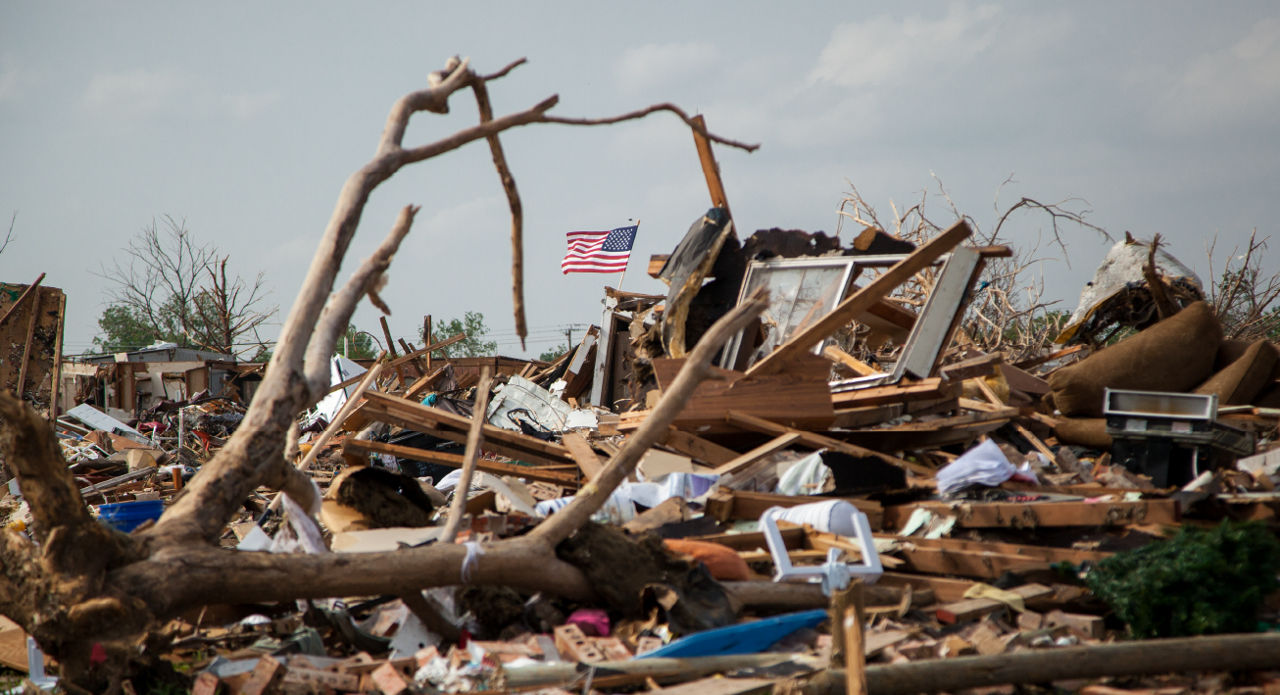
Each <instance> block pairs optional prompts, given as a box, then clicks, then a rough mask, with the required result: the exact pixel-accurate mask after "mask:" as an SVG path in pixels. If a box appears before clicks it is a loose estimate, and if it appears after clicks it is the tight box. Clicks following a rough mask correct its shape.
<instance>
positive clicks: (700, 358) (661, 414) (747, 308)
mask: <svg viewBox="0 0 1280 695" xmlns="http://www.w3.org/2000/svg"><path fill="white" fill-rule="evenodd" d="M767 306H768V292H767V291H765V290H763V289H760V290H757V291H756V292H755V293H754V294H752V295H751V297H750V298H748V299H747V301H745V302H743V303H742V304H739V305H738V306H737V307H736V308H735V309H734V310H733V311H730V312H729V313H728V314H725V315H724V316H722V317H720V319H719V320H717V321H716V322H715V323H714V324H713V325H712V326H711V328H710V329H708V330H707V332H706V333H705V334H704V335H703V336H702V339H701V340H699V341H698V344H697V346H696V347H694V349H693V351H692V352H690V353H689V357H688V358H687V359H686V360H685V363H684V366H682V367H681V368H680V372H679V373H678V374H676V378H675V380H674V381H673V382H671V386H670V387H669V388H667V389H664V390H663V394H662V399H661V400H659V401H658V404H657V405H656V406H655V407H654V409H653V412H651V413H649V416H648V417H647V418H645V421H644V424H642V425H640V427H639V428H638V429H637V430H636V431H635V432H634V433H632V435H631V436H630V437H628V438H627V445H626V446H624V447H623V448H622V449H621V450H620V451H618V453H616V454H614V455H613V456H612V457H611V458H610V459H609V462H608V463H607V464H605V468H604V470H603V471H601V472H600V474H599V475H598V476H596V477H595V479H593V480H592V481H591V482H590V483H588V484H587V485H586V486H584V487H583V488H582V489H581V490H579V491H578V494H577V496H576V497H574V500H573V501H572V502H570V503H569V506H567V507H565V508H564V509H562V510H560V511H558V512H556V513H555V514H553V515H552V516H551V518H550V519H547V520H546V521H544V522H542V523H541V524H539V525H538V527H537V528H535V529H534V530H533V531H532V532H531V533H530V535H531V536H533V537H535V538H539V539H541V540H543V541H545V542H547V543H549V544H551V545H553V546H554V545H555V544H557V543H559V542H560V541H562V540H564V539H565V538H568V537H569V536H570V535H571V534H572V533H573V532H574V531H576V530H577V529H578V527H580V526H582V524H584V523H586V521H587V519H590V518H591V515H592V514H595V513H596V511H597V510H599V509H600V507H601V506H602V505H603V504H604V503H605V501H606V500H608V499H609V495H611V494H613V491H614V489H615V488H617V487H618V485H619V484H620V483H621V482H622V481H623V480H626V478H627V475H629V474H630V473H631V472H632V471H633V470H635V467H636V464H638V463H639V462H640V458H641V457H643V456H644V455H645V453H647V452H648V451H649V448H650V447H652V446H654V445H656V444H658V442H659V441H661V440H663V439H664V438H666V436H667V428H668V427H669V426H670V425H671V421H672V420H674V419H675V418H676V416H677V415H679V414H680V411H681V410H684V406H685V403H687V402H688V401H689V397H690V396H691V395H693V391H694V389H696V388H697V387H698V384H699V383H700V382H701V381H702V380H703V379H705V378H706V377H707V376H708V375H709V374H710V373H711V360H712V358H713V357H715V355H716V354H717V353H718V352H719V350H720V348H721V346H723V345H724V343H725V341H727V340H728V339H729V337H730V336H733V335H735V334H737V332H738V331H740V330H742V328H743V327H744V326H746V325H747V324H748V323H750V322H751V321H752V320H753V319H755V317H756V316H759V315H760V313H761V312H763V311H764V310H765V308H766V307H767Z"/></svg>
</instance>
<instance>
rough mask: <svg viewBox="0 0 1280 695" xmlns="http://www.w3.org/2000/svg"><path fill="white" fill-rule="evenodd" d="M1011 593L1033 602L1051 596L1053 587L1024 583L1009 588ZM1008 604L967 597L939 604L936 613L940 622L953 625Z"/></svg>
mask: <svg viewBox="0 0 1280 695" xmlns="http://www.w3.org/2000/svg"><path fill="white" fill-rule="evenodd" d="M1009 593H1012V594H1017V595H1018V596H1019V597H1021V598H1022V600H1023V601H1025V602H1027V603H1031V602H1033V601H1035V600H1037V599H1048V598H1051V597H1052V596H1053V589H1052V588H1050V587H1047V586H1045V585H1044V584H1023V585H1022V586H1018V587H1014V588H1012V589H1009ZM1008 605H1009V604H1007V603H1004V602H1003V601H997V600H995V599H992V598H967V599H963V600H960V601H956V602H954V603H948V604H946V605H943V606H939V607H938V610H937V611H936V614H937V616H938V620H939V621H940V622H943V623H946V624H948V625H952V624H955V623H964V622H968V621H970V620H977V619H978V618H981V617H982V616H984V615H989V614H991V613H995V612H996V611H998V610H1002V609H1004V608H1006V607H1008Z"/></svg>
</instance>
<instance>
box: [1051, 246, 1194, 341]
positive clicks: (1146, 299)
mask: <svg viewBox="0 0 1280 695" xmlns="http://www.w3.org/2000/svg"><path fill="white" fill-rule="evenodd" d="M1150 251H1151V247H1150V244H1149V243H1146V242H1142V241H1140V240H1134V241H1129V240H1126V241H1121V242H1119V243H1117V244H1116V245H1115V246H1112V247H1111V250H1110V251H1108V252H1107V255H1106V257H1105V258H1103V259H1102V263H1101V264H1100V265H1099V266H1098V269H1097V270H1096V271H1094V274H1093V280H1091V281H1090V282H1089V283H1088V284H1086V285H1085V286H1084V290H1082V291H1081V292H1080V303H1079V304H1078V305H1077V306H1076V310H1075V312H1073V313H1072V314H1071V318H1070V320H1068V321H1067V326H1066V328H1063V329H1062V333H1060V334H1059V335H1058V337H1057V342H1059V343H1067V342H1070V341H1072V340H1076V341H1080V340H1091V339H1094V338H1096V337H1098V336H1096V335H1094V334H1095V333H1097V332H1100V331H1101V330H1102V329H1104V328H1106V327H1107V326H1109V325H1112V324H1115V323H1120V324H1123V325H1130V326H1134V327H1136V328H1142V327H1144V326H1148V325H1150V324H1151V323H1153V322H1154V321H1155V320H1156V313H1155V312H1156V309H1155V304H1154V303H1153V302H1152V301H1151V290H1150V289H1149V288H1148V287H1147V281H1146V279H1145V277H1144V276H1143V274H1142V268H1143V266H1145V265H1146V263H1147V258H1148V255H1149V253H1150ZM1155 261H1156V263H1155V264H1156V270H1157V272H1159V274H1160V275H1161V276H1162V279H1163V280H1164V283H1165V285H1166V292H1168V293H1169V294H1170V295H1171V296H1172V298H1173V299H1174V300H1175V301H1178V303H1179V304H1182V305H1186V304H1188V303H1190V302H1193V301H1195V300H1198V299H1202V298H1203V297H1204V286H1203V285H1202V284H1201V282H1200V278H1199V277H1198V276H1196V274H1195V273H1194V272H1192V271H1191V269H1190V268H1188V267H1187V266H1185V265H1183V264H1182V262H1181V261H1179V260H1178V259H1176V258H1174V257H1173V256H1172V255H1170V254H1168V253H1166V252H1165V250H1164V249H1157V250H1156V258H1155Z"/></svg>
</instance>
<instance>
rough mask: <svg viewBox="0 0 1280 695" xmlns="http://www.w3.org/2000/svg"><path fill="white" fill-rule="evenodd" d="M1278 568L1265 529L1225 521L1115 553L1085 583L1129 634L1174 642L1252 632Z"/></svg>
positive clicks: (1279, 548)
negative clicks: (1124, 626) (1201, 636)
mask: <svg viewBox="0 0 1280 695" xmlns="http://www.w3.org/2000/svg"><path fill="white" fill-rule="evenodd" d="M1277 571H1280V541H1277V540H1276V537H1275V535H1274V534H1273V533H1272V532H1271V531H1270V530H1269V529H1267V527H1266V526H1264V525H1262V524H1261V523H1257V522H1248V523H1235V522H1231V521H1224V522H1222V524H1221V525H1219V526H1218V527H1217V528H1215V529H1212V530H1205V529H1202V528H1198V527H1195V526H1184V527H1182V530H1180V531H1179V532H1178V535H1177V536H1175V537H1173V538H1171V539H1169V540H1166V541H1156V542H1154V543H1151V544H1150V545H1146V546H1143V547H1141V548H1138V549H1137V550H1130V551H1127V552H1123V553H1117V554H1115V555H1113V556H1111V557H1109V558H1107V559H1106V560H1103V561H1102V562H1100V563H1098V567H1097V568H1096V569H1094V570H1093V571H1092V572H1090V573H1089V575H1088V576H1087V577H1086V582H1087V583H1088V585H1089V588H1090V589H1092V590H1093V593H1094V594H1095V595H1096V596H1097V597H1098V598H1100V599H1102V600H1103V601H1105V602H1106V603H1107V605H1109V606H1111V609H1112V610H1113V611H1115V613H1116V615H1117V616H1119V617H1120V619H1122V620H1124V622H1125V624H1127V625H1128V626H1129V631H1130V632H1131V633H1132V634H1133V636H1134V637H1138V638H1148V637H1178V636H1189V635H1210V634H1221V633H1227V632H1254V631H1255V630H1257V620H1258V612H1259V610H1260V609H1261V608H1262V602H1263V599H1264V598H1265V597H1266V596H1267V595H1268V594H1270V593H1271V592H1272V591H1274V590H1275V589H1276V587H1277V582H1276V572H1277Z"/></svg>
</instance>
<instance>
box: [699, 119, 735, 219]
mask: <svg viewBox="0 0 1280 695" xmlns="http://www.w3.org/2000/svg"><path fill="white" fill-rule="evenodd" d="M691 120H692V121H693V122H694V124H696V125H697V126H698V127H699V128H702V129H703V130H706V128H707V122H706V120H705V119H704V118H703V117H702V116H701V115H698V116H694V117H693V118H692V119H691ZM693 144H694V146H696V147H697V148H698V161H700V162H702V175H703V176H705V177H706V179H707V191H708V192H709V193H710V194H711V204H712V205H713V206H715V207H718V208H724V209H725V211H726V212H728V210H729V198H728V197H727V196H725V194H724V182H722V181H721V180H720V165H719V164H717V163H716V156H715V154H714V153H713V152H712V151H711V141H710V140H708V139H707V136H705V135H703V134H702V133H699V132H698V131H697V129H693ZM729 217H733V214H732V213H730V215H729Z"/></svg>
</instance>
